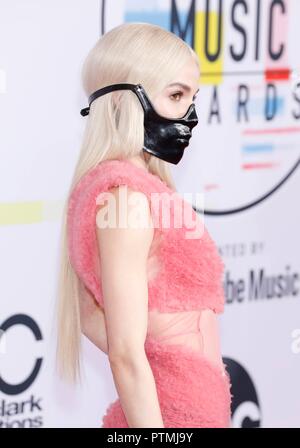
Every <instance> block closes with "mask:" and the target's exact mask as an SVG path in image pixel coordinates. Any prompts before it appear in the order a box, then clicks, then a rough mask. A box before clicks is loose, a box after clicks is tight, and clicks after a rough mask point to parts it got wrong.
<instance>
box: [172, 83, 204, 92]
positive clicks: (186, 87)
mask: <svg viewBox="0 0 300 448" xmlns="http://www.w3.org/2000/svg"><path fill="white" fill-rule="evenodd" d="M173 86H180V87H182V88H183V89H184V90H186V91H187V92H190V91H191V90H192V89H191V88H190V86H188V85H187V84H183V83H182V82H172V83H171V84H169V85H168V87H173ZM199 90H200V88H198V90H197V91H196V92H195V94H196V93H198V92H199Z"/></svg>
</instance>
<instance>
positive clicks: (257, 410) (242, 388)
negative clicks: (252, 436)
mask: <svg viewBox="0 0 300 448" xmlns="http://www.w3.org/2000/svg"><path fill="white" fill-rule="evenodd" d="M223 361H224V364H225V365H226V370H227V372H228V373H229V376H230V382H231V390H230V392H231V394H232V396H233V397H232V402H231V425H232V427H233V428H258V427H261V426H262V424H261V423H262V422H261V418H262V416H261V406H260V403H259V400H258V395H257V391H256V388H255V384H254V381H253V379H252V378H251V376H250V374H249V372H247V370H246V369H245V367H243V366H242V365H241V364H240V363H238V362H237V361H234V360H233V359H232V358H226V357H223Z"/></svg>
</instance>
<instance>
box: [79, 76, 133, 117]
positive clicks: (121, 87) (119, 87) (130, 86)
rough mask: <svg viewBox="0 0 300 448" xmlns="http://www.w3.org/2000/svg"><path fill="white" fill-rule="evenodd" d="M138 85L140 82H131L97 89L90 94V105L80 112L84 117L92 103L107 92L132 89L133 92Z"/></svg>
mask: <svg viewBox="0 0 300 448" xmlns="http://www.w3.org/2000/svg"><path fill="white" fill-rule="evenodd" d="M137 86H139V84H137V85H136V84H130V83H121V84H112V85H110V86H105V87H102V88H101V89H98V90H96V91H95V92H93V93H92V94H91V95H90V96H89V101H88V102H89V106H88V107H85V108H83V109H81V111H80V114H81V115H82V116H83V117H84V116H85V115H88V114H89V112H90V106H91V103H92V102H93V101H94V100H95V99H96V98H98V97H99V96H102V95H105V94H106V93H109V92H113V91H114V90H127V89H130V90H132V91H133V92H135V91H136V88H137Z"/></svg>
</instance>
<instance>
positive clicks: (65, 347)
mask: <svg viewBox="0 0 300 448" xmlns="http://www.w3.org/2000/svg"><path fill="white" fill-rule="evenodd" d="M190 57H192V58H194V60H195V62H196V63H197V64H198V62H199V61H198V57H197V55H196V53H195V52H194V50H193V49H192V48H191V47H190V46H189V45H187V44H186V43H185V42H184V41H183V40H182V39H180V38H179V37H177V36H176V35H175V34H173V33H171V32H169V31H167V30H165V29H163V28H161V27H159V26H157V25H151V24H148V23H125V24H122V25H119V26H117V27H115V28H113V29H111V30H110V31H108V32H107V33H106V34H104V35H103V36H102V37H101V38H99V40H98V41H97V42H96V44H95V45H94V47H93V48H92V49H91V50H90V51H89V53H88V55H87V57H86V59H85V61H84V64H83V67H82V84H83V88H84V91H85V93H86V95H87V97H88V96H89V95H91V93H93V92H94V91H95V90H97V89H100V88H101V87H104V86H107V85H110V84H115V83H122V82H129V83H133V84H137V83H141V84H142V85H143V87H144V88H145V90H146V92H147V94H148V95H149V97H150V98H152V97H153V96H155V95H157V94H159V92H160V91H162V90H163V89H164V87H165V86H166V84H168V83H169V82H171V81H172V79H174V77H175V76H176V74H177V72H178V71H179V70H180V69H181V68H182V67H183V66H184V64H185V63H186V62H187V61H188V59H189V58H190ZM116 93H117V95H116ZM116 98H118V101H117V102H116V101H115V100H116ZM128 117H130V120H129V119H128ZM85 120H86V127H85V131H84V135H83V141H82V144H81V149H80V154H79V158H78V161H77V164H76V167H75V171H74V175H73V178H72V181H71V185H70V188H69V191H68V194H67V198H66V202H65V204H64V210H63V217H62V228H61V237H60V266H59V278H58V284H57V301H56V310H55V318H56V324H57V333H56V338H57V341H56V367H57V369H58V372H59V375H60V376H61V378H64V379H67V380H68V381H71V382H73V383H74V382H76V381H77V380H78V379H79V380H81V325H80V309H79V299H80V288H81V286H82V285H81V283H80V280H79V278H78V276H77V274H76V273H75V271H74V270H73V268H72V265H71V263H70V260H69V256H68V248H67V228H66V218H67V208H68V201H69V197H70V193H71V191H72V189H73V187H74V186H75V184H76V183H77V182H78V181H79V179H80V178H81V177H82V176H83V175H84V174H85V173H86V172H87V171H88V170H90V169H92V168H93V167H95V166H96V165H98V164H99V163H100V162H101V161H103V160H107V159H115V158H118V159H121V158H129V157H133V156H136V155H138V154H140V153H141V148H142V146H143V142H144V126H143V120H144V113H143V110H142V108H141V105H140V103H139V100H138V98H137V97H136V95H135V94H134V93H133V92H131V91H129V90H125V91H124V90H122V91H117V92H111V93H109V94H106V95H103V96H101V97H99V98H97V100H95V101H94V102H93V103H92V104H91V107H90V113H89V115H88V116H87V117H86V118H85ZM148 169H149V171H150V172H152V173H153V174H157V175H158V176H159V177H160V178H161V179H162V180H164V181H165V182H166V183H167V184H168V185H169V186H171V187H172V188H173V189H175V185H174V182H173V179H172V176H171V173H170V170H169V167H168V163H167V162H165V161H163V160H161V159H159V158H158V157H155V156H150V158H149V162H148Z"/></svg>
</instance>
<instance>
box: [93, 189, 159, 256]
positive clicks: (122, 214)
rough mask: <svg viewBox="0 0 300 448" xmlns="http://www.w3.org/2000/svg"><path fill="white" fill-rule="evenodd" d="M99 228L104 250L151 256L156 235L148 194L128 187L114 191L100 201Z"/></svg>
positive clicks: (106, 193) (106, 194)
mask: <svg viewBox="0 0 300 448" xmlns="http://www.w3.org/2000/svg"><path fill="white" fill-rule="evenodd" d="M96 229H97V237H98V241H99V245H100V247H101V250H104V251H105V250H107V251H112V250H116V251H118V252H119V253H120V252H121V251H122V250H123V253H124V250H125V251H126V253H127V255H129V254H130V253H131V254H134V253H135V254H136V256H138V255H139V254H140V255H141V256H145V255H147V253H148V251H149V248H150V245H151V242H152V240H153V235H154V227H153V221H152V216H151V209H150V203H149V199H148V197H147V195H146V194H144V193H143V192H141V191H137V190H133V189H132V188H131V187H129V186H128V185H118V186H115V187H112V188H110V189H109V190H108V191H107V192H105V193H104V194H103V195H102V197H100V198H98V207H97V214H96Z"/></svg>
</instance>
